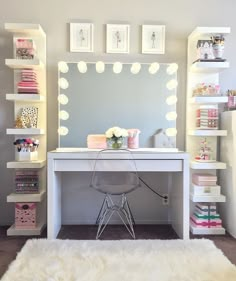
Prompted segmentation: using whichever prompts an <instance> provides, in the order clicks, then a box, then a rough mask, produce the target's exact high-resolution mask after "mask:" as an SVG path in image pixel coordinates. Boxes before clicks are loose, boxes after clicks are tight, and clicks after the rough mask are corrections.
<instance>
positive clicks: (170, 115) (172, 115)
mask: <svg viewBox="0 0 236 281" xmlns="http://www.w3.org/2000/svg"><path fill="white" fill-rule="evenodd" d="M176 118H177V113H176V112H175V111H171V112H168V113H166V120H168V121H173V120H176Z"/></svg>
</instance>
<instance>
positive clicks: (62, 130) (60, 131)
mask: <svg viewBox="0 0 236 281" xmlns="http://www.w3.org/2000/svg"><path fill="white" fill-rule="evenodd" d="M68 133H69V130H68V128H67V127H64V126H61V127H60V128H59V129H58V134H59V135H60V136H66V135H67V134H68Z"/></svg>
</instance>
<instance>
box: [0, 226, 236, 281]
mask: <svg viewBox="0 0 236 281" xmlns="http://www.w3.org/2000/svg"><path fill="white" fill-rule="evenodd" d="M6 229H7V227H0V278H1V276H2V275H3V274H4V272H5V271H6V270H7V268H8V265H9V264H10V263H11V262H12V261H13V260H14V259H15V257H16V254H17V252H19V251H20V250H21V248H22V246H23V245H24V244H25V242H26V241H27V240H28V239H30V238H32V237H20V236H19V237H14V236H11V237H8V236H6ZM96 231H97V227H96V226H92V225H76V226H63V227H62V229H61V231H60V233H59V235H58V238H60V239H74V240H93V239H95V236H96ZM135 233H136V239H178V236H177V235H176V233H175V232H174V230H173V229H172V227H171V226H169V225H136V226H135ZM44 237H46V230H45V231H44V232H43V234H42V236H40V238H44ZM34 238H35V237H34ZM37 238H39V237H38V236H37ZM191 238H208V239H211V240H213V241H214V243H215V245H216V246H217V247H218V248H219V249H221V250H222V251H223V253H224V254H225V256H226V257H228V259H229V260H230V261H231V262H232V263H233V264H235V265H236V239H234V238H233V237H231V236H230V235H224V236H204V237H203V236H202V237H200V236H191ZM121 239H130V236H129V233H128V232H127V231H126V229H125V228H124V226H122V225H109V226H107V228H106V230H105V231H104V233H103V235H102V237H101V240H121ZM12 281H14V280H12Z"/></svg>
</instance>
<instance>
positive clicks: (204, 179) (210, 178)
mask: <svg viewBox="0 0 236 281" xmlns="http://www.w3.org/2000/svg"><path fill="white" fill-rule="evenodd" d="M216 181H217V176H214V175H211V174H193V175H192V182H193V184H196V185H203V186H215V185H216Z"/></svg>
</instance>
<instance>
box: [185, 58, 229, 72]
mask: <svg viewBox="0 0 236 281" xmlns="http://www.w3.org/2000/svg"><path fill="white" fill-rule="evenodd" d="M227 68H229V62H228V61H224V62H218V61H214V62H195V63H193V64H192V65H191V66H190V71H191V72H201V73H218V72H220V71H223V70H224V69H227Z"/></svg>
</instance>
